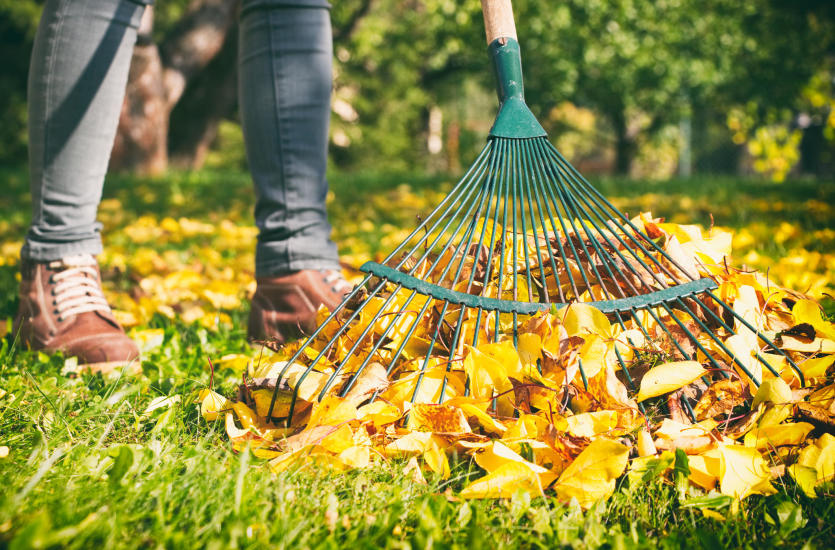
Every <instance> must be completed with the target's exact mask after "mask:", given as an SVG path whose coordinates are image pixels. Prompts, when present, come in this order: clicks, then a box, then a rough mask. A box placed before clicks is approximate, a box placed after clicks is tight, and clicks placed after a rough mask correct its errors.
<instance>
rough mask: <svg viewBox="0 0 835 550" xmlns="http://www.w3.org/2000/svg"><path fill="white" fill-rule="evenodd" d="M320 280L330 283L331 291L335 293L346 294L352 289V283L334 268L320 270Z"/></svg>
mask: <svg viewBox="0 0 835 550" xmlns="http://www.w3.org/2000/svg"><path fill="white" fill-rule="evenodd" d="M322 280H323V281H325V283H326V284H329V285H331V291H333V292H334V293H335V294H343V295H344V294H348V293H349V292H351V291H352V290H353V289H354V287H353V285H351V283H349V282H348V281H346V280H345V277H343V276H342V273H340V272H339V271H337V270H335V269H325V270H322Z"/></svg>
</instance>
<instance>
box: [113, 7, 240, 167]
mask: <svg viewBox="0 0 835 550" xmlns="http://www.w3.org/2000/svg"><path fill="white" fill-rule="evenodd" d="M237 4H238V0H193V1H192V2H191V3H190V4H189V7H188V9H187V11H186V14H185V15H184V16H183V18H182V19H181V20H180V21H179V22H178V24H177V25H176V26H175V28H174V29H173V30H172V31H171V33H170V35H169V36H168V37H166V39H165V40H163V42H162V44H161V46H160V47H157V45H156V44H154V43H153V41H152V39H151V30H152V28H153V9H152V8H150V7H149V8H147V9H146V11H145V16H144V19H143V23H142V25H141V27H140V30H139V35H140V38H139V39H138V40H137V45H136V48H135V50H134V55H133V59H132V61H131V70H130V76H129V77H128V86H127V90H126V96H125V103H124V105H123V107H122V114H121V117H120V120H119V130H118V133H117V137H116V141H115V143H114V148H113V153H112V155H111V161H110V168H111V169H112V170H130V171H134V172H137V173H143V174H158V173H160V172H163V171H165V170H166V169H167V167H168V130H169V118H170V116H171V111H172V110H173V109H174V107H175V106H176V105H177V104H178V103H179V102H180V100H181V99H182V97H183V94H184V93H185V91H186V88H187V86H188V84H189V82H190V81H191V80H192V79H194V78H195V77H196V76H197V75H199V74H200V73H201V71H203V70H204V69H205V68H206V66H207V65H208V64H209V62H210V61H211V60H212V59H214V58H215V57H216V56H217V55H218V53H219V52H220V50H221V47H222V46H223V44H224V41H225V38H226V35H227V34H228V32H229V29H230V27H231V26H232V24H233V22H234V21H235V10H236V9H237ZM231 66H234V62H233V63H232V65H231ZM227 68H228V66H227ZM229 72H232V71H229ZM214 74H215V78H218V77H222V78H224V79H225V78H227V77H228V75H224V74H223V73H222V72H219V71H216V72H215V73H214ZM203 87H204V88H205V89H207V90H215V91H217V90H223V92H224V93H227V92H228V85H226V86H223V85H222V86H206V85H204V86H203ZM233 93H234V92H233ZM214 102H215V97H214V96H212V95H209V96H208V97H206V96H205V95H204V97H203V103H202V106H203V107H204V108H203V109H199V108H198V109H196V110H195V112H194V113H192V116H193V117H195V118H201V117H204V116H207V115H208V116H209V118H211V114H210V113H211V112H213V111H214V108H206V106H213V104H214ZM221 102H222V103H224V104H228V100H227V101H225V102H224V101H221ZM209 126H211V124H210V125H209ZM215 127H216V123H215ZM198 149H199V148H196V149H195V151H196V150H198Z"/></svg>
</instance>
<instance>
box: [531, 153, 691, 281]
mask: <svg viewBox="0 0 835 550" xmlns="http://www.w3.org/2000/svg"><path fill="white" fill-rule="evenodd" d="M546 152H547V151H546ZM576 196H577V198H579V199H580V200H581V201H582V202H583V203H584V204H585V205H586V207H587V211H588V212H589V213H591V214H593V215H594V216H595V217H596V218H597V219H598V220H599V221H600V222H601V223H602V224H603V225H604V226H606V225H608V224H607V223H606V222H607V219H608V221H611V220H612V218H611V217H607V216H606V213H605V212H604V211H601V210H599V208H600V206H599V205H592V204H590V203H589V201H588V199H587V196H586V194H584V193H578V194H577V195H576ZM595 206H597V208H595ZM590 221H591V222H592V223H594V222H593V220H590ZM595 226H597V224H595ZM599 232H600V236H601V237H602V238H603V239H604V240H605V241H606V243H607V244H608V245H609V246H610V247H612V250H613V251H614V252H615V254H616V255H617V256H618V258H620V259H621V261H622V262H623V263H624V264H625V265H626V266H627V268H629V269H630V271H631V272H632V273H633V274H634V275H637V276H638V277H640V274H639V273H638V271H637V270H635V269H633V268H632V267H633V266H632V264H631V263H630V262H629V261H627V259H626V258H625V257H624V256H623V254H622V253H621V251H620V249H618V247H617V246H616V245H614V244H613V243H612V242H611V241H610V240H609V238H608V237H607V236H606V232H605V231H603V230H599ZM610 233H611V234H612V235H613V236H614V238H615V239H616V240H617V241H618V242H619V243H620V244H621V245H622V246H623V247H624V250H626V251H627V252H629V253H630V255H631V256H632V257H633V258H634V259H635V260H636V261H637V262H639V263H640V265H641V267H643V268H644V269H645V270H646V272H647V274H648V275H649V276H650V277H652V278H653V279H654V280H655V281H656V282H657V283H659V284H660V285H661V286H662V288H666V287H667V286H668V285H667V283H666V281H664V280H663V279H662V278H661V277H659V276H658V274H657V273H656V272H655V271H654V270H653V269H652V268H651V267H649V266H648V265H647V264H646V263H645V262H644V260H643V258H641V256H640V255H639V254H638V253H637V252H636V251H635V250H634V249H633V248H632V247H630V246H629V245H628V244H626V242H624V240H623V239H622V238H621V237H620V235H618V233H617V231H610ZM624 234H626V235H627V236H629V237H630V238H632V237H631V235H629V234H628V233H627V232H626V231H624ZM645 238H648V237H645ZM633 241H634V242H635V244H636V245H638V246H639V249H640V250H641V251H642V252H644V254H645V255H646V256H647V257H648V258H650V259H651V260H652V261H653V262H655V263H656V265H658V266H659V267H663V266H661V264H659V263H658V261H657V260H655V259H654V258H653V257H652V255H651V254H650V253H649V252H648V251H647V250H646V249H645V248H644V247H643V246H642V245H641V244H640V241H638V240H635V239H634V238H633ZM674 280H675V279H674ZM627 282H628V281H627ZM630 286H631V285H630ZM633 289H634V287H633ZM635 292H636V293H637V292H638V291H637V289H635Z"/></svg>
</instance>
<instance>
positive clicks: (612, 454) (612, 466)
mask: <svg viewBox="0 0 835 550" xmlns="http://www.w3.org/2000/svg"><path fill="white" fill-rule="evenodd" d="M628 456H629V448H628V447H626V446H625V445H621V444H620V443H617V442H615V441H611V440H608V439H596V440H595V441H592V442H591V444H589V446H588V447H586V448H585V449H584V450H583V452H581V453H580V454H579V455H578V456H577V458H575V459H574V462H572V463H571V464H569V466H568V467H567V468H566V469H565V470H564V471H563V473H562V474H561V475H560V478H559V479H558V480H557V483H556V485H555V486H554V488H555V490H556V492H557V496H559V498H561V499H563V500H570V499H571V498H572V497H575V498H576V499H577V501H578V502H579V503H580V506H582V507H583V508H589V507H590V506H591V505H592V504H594V502H596V501H597V500H600V499H602V498H607V497H609V496H610V495H611V494H612V493H613V492H614V490H615V480H616V479H617V478H618V477H619V476H620V475H621V474H622V473H623V471H624V470H625V469H626V461H627V457H628Z"/></svg>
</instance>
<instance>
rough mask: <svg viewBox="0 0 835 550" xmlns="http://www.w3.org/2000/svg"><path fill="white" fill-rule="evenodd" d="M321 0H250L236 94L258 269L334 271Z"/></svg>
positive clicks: (326, 34)
mask: <svg viewBox="0 0 835 550" xmlns="http://www.w3.org/2000/svg"><path fill="white" fill-rule="evenodd" d="M327 6H328V4H327V3H326V2H323V1H322V0H284V1H280V0H244V2H243V5H242V9H241V22H240V48H239V56H240V57H239V74H240V89H239V98H240V106H241V118H242V122H243V131H244V137H245V138H246V151H247V159H248V160H249V168H250V171H251V173H252V179H253V181H254V183H255V192H256V204H255V223H256V225H257V226H258V229H259V235H258V245H257V247H256V253H255V257H256V259H255V271H256V275H257V276H259V277H267V276H272V275H277V274H280V273H285V272H288V271H296V270H302V269H338V267H339V256H338V253H337V250H336V245H334V243H333V242H332V241H331V240H330V234H331V227H330V225H329V223H328V220H327V214H326V212H325V197H326V195H327V190H328V186H327V181H326V179H325V167H326V163H327V146H328V124H329V118H330V94H331V87H332V78H333V77H332V72H331V71H332V50H333V46H332V42H331V26H330V13H329V11H328V9H327Z"/></svg>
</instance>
